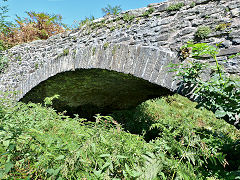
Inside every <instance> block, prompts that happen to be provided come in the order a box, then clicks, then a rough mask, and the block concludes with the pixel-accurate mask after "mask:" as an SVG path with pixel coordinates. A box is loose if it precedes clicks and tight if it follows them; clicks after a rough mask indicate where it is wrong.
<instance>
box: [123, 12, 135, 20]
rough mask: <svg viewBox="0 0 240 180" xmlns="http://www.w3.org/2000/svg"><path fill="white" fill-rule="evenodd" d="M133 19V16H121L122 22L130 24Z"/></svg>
mask: <svg viewBox="0 0 240 180" xmlns="http://www.w3.org/2000/svg"><path fill="white" fill-rule="evenodd" d="M134 18H135V16H134V15H130V14H128V13H127V14H124V15H123V20H124V21H126V22H131V21H132V20H133V19H134Z"/></svg>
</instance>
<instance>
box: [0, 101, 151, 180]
mask: <svg viewBox="0 0 240 180" xmlns="http://www.w3.org/2000/svg"><path fill="white" fill-rule="evenodd" d="M0 113H1V114H0V117H1V119H0V121H1V130H0V154H1V156H0V162H1V163H0V164H1V165H0V178H1V179H5V178H8V177H14V178H17V179H19V178H27V177H28V178H31V179H47V178H52V179H57V178H65V179H77V178H80V177H81V178H87V179H98V178H100V179H105V178H108V179H112V178H117V177H118V178H124V177H125V178H131V177H134V176H137V175H138V174H137V173H136V172H134V171H131V172H130V170H127V169H126V167H127V168H129V169H132V167H133V165H135V164H141V163H142V160H141V155H142V154H144V153H145V152H146V151H147V150H150V149H151V148H150V145H148V144H146V143H145V142H144V140H143V139H142V138H141V137H139V136H136V135H131V134H129V133H126V132H124V131H123V130H122V129H121V127H120V125H118V124H117V123H116V122H115V121H113V119H112V118H111V117H103V116H96V122H95V123H91V122H87V123H84V120H83V119H79V118H77V117H76V118H74V119H71V118H68V117H66V116H64V115H63V114H57V113H56V112H55V111H54V110H53V109H51V108H44V107H42V106H41V105H39V104H33V103H29V104H27V105H26V104H23V103H18V104H17V105H15V106H14V107H13V108H11V107H8V108H5V107H1V108H0ZM136 159H138V161H136Z"/></svg>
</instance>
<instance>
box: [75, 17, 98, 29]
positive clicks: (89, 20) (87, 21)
mask: <svg viewBox="0 0 240 180" xmlns="http://www.w3.org/2000/svg"><path fill="white" fill-rule="evenodd" d="M94 19H95V18H94V16H91V17H90V18H88V17H86V18H85V19H84V20H82V21H80V22H79V23H78V24H79V25H78V27H79V28H81V27H82V26H84V25H90V24H91V23H92V21H93V20H94Z"/></svg>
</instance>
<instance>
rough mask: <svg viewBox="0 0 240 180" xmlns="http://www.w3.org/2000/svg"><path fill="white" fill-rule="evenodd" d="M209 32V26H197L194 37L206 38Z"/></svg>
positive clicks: (198, 38)
mask: <svg viewBox="0 0 240 180" xmlns="http://www.w3.org/2000/svg"><path fill="white" fill-rule="evenodd" d="M211 32H212V30H211V28H210V27H209V26H200V27H198V29H197V31H196V33H195V39H197V40H202V39H206V38H207V37H208V35H209V34H210V33H211Z"/></svg>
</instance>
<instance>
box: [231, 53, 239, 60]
mask: <svg viewBox="0 0 240 180" xmlns="http://www.w3.org/2000/svg"><path fill="white" fill-rule="evenodd" d="M237 56H240V52H239V53H237V54H234V55H231V56H229V57H228V58H230V59H231V58H235V57H237Z"/></svg>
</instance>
